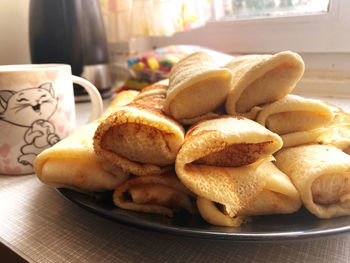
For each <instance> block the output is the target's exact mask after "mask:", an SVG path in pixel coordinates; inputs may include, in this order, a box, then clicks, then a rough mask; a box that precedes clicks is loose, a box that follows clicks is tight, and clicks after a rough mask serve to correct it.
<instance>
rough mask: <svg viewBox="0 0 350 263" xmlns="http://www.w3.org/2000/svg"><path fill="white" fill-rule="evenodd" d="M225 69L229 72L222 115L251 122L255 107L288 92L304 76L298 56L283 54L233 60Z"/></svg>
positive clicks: (302, 63) (243, 57)
mask: <svg viewBox="0 0 350 263" xmlns="http://www.w3.org/2000/svg"><path fill="white" fill-rule="evenodd" d="M225 68H227V69H229V70H230V71H231V72H232V87H231V90H230V92H229V95H228V97H227V99H226V112H227V113H228V114H235V115H242V116H245V117H248V118H250V119H254V118H255V116H256V113H257V112H258V111H259V105H262V104H266V103H270V102H274V101H276V100H279V99H281V98H283V97H284V96H286V95H287V94H289V93H291V92H292V90H293V89H294V87H295V85H296V83H297V82H298V81H299V79H300V78H301V77H302V75H303V73H304V62H303V60H302V58H301V57H300V56H299V55H298V54H296V53H294V52H290V51H284V52H280V53H277V54H274V55H247V56H240V57H236V58H234V59H233V60H232V61H230V62H229V63H227V64H226V65H225Z"/></svg>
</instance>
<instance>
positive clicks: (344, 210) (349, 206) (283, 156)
mask: <svg viewBox="0 0 350 263" xmlns="http://www.w3.org/2000/svg"><path fill="white" fill-rule="evenodd" d="M275 157H276V165H277V167H278V168H279V169H281V171H283V172H284V173H286V174H287V175H288V176H289V177H290V178H291V180H292V182H293V184H294V185H295V187H296V188H297V190H298V191H299V193H300V196H301V200H302V202H303V204H304V206H305V207H306V208H307V209H308V210H309V211H310V212H311V213H312V214H314V215H316V216H317V217H319V218H331V217H337V216H344V215H350V155H348V154H346V153H344V152H342V151H341V150H339V149H337V148H336V147H334V146H331V145H316V144H315V145H302V146H297V147H291V148H286V149H283V150H281V151H280V152H278V153H277V154H276V156H275Z"/></svg>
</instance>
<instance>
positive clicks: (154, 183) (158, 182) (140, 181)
mask: <svg viewBox="0 0 350 263" xmlns="http://www.w3.org/2000/svg"><path fill="white" fill-rule="evenodd" d="M113 202H114V204H115V205H116V206H118V207H120V208H123V209H127V210H133V211H138V212H144V213H152V214H161V215H165V216H169V217H172V216H173V214H174V212H177V211H178V210H180V209H185V210H186V211H187V212H189V213H191V214H196V213H197V209H196V207H195V205H194V201H193V194H192V193H191V192H190V191H189V190H188V189H187V188H185V187H184V185H183V184H182V183H181V182H180V181H179V180H178V179H177V177H176V176H175V174H172V173H171V172H170V173H168V174H165V175H150V176H141V177H133V178H130V179H129V180H127V181H126V182H125V183H123V184H122V185H120V186H119V187H118V188H116V189H115V191H114V194H113Z"/></svg>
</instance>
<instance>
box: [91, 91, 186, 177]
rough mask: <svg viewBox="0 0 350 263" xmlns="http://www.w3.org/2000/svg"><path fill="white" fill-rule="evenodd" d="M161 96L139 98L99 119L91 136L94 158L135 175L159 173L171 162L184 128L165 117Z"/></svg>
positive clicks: (182, 137) (179, 143)
mask: <svg viewBox="0 0 350 263" xmlns="http://www.w3.org/2000/svg"><path fill="white" fill-rule="evenodd" d="M163 104H164V98H163V97H162V96H151V97H146V98H143V99H139V100H136V101H133V102H131V103H129V104H128V105H126V106H124V107H120V108H119V109H118V110H116V111H115V112H114V113H113V114H112V115H110V116H109V117H108V118H106V119H105V120H103V121H102V122H101V124H100V125H99V127H98V128H97V130H96V132H95V136H94V149H95V151H96V153H97V155H99V156H101V157H103V158H105V159H107V160H108V161H109V162H111V163H113V164H115V165H117V166H118V167H121V168H122V170H123V171H124V172H126V173H132V174H134V175H137V176H143V175H156V174H161V173H162V172H164V170H166V169H168V167H169V166H170V165H171V164H173V163H174V161H175V158H176V154H177V152H178V150H179V149H180V147H181V145H182V143H183V140H184V133H185V132H184V128H183V127H182V126H181V125H180V124H179V123H178V122H176V121H174V120H173V119H171V118H170V117H168V116H166V115H165V114H164V113H163V111H162V107H163Z"/></svg>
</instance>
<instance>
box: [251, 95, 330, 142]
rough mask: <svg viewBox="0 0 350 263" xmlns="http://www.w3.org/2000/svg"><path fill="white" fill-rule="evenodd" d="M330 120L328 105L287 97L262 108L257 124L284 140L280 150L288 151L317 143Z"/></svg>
mask: <svg viewBox="0 0 350 263" xmlns="http://www.w3.org/2000/svg"><path fill="white" fill-rule="evenodd" d="M332 119H333V112H332V110H331V109H330V107H329V106H328V105H327V104H325V103H323V102H321V101H319V100H313V99H306V98H303V97H300V96H296V95H287V96H285V97H284V98H283V99H280V100H278V101H276V102H273V103H271V104H268V105H265V106H264V107H263V108H262V110H261V111H260V112H259V114H258V116H257V118H256V121H257V122H258V123H260V124H261V125H263V126H265V127H266V128H268V129H269V130H271V131H273V132H275V133H278V134H279V135H280V136H281V138H282V140H283V147H291V146H296V145H301V144H306V143H315V142H317V141H318V139H319V137H320V136H321V135H322V134H323V133H324V132H325V127H326V126H327V125H328V124H329V123H330V122H331V121H332Z"/></svg>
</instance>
